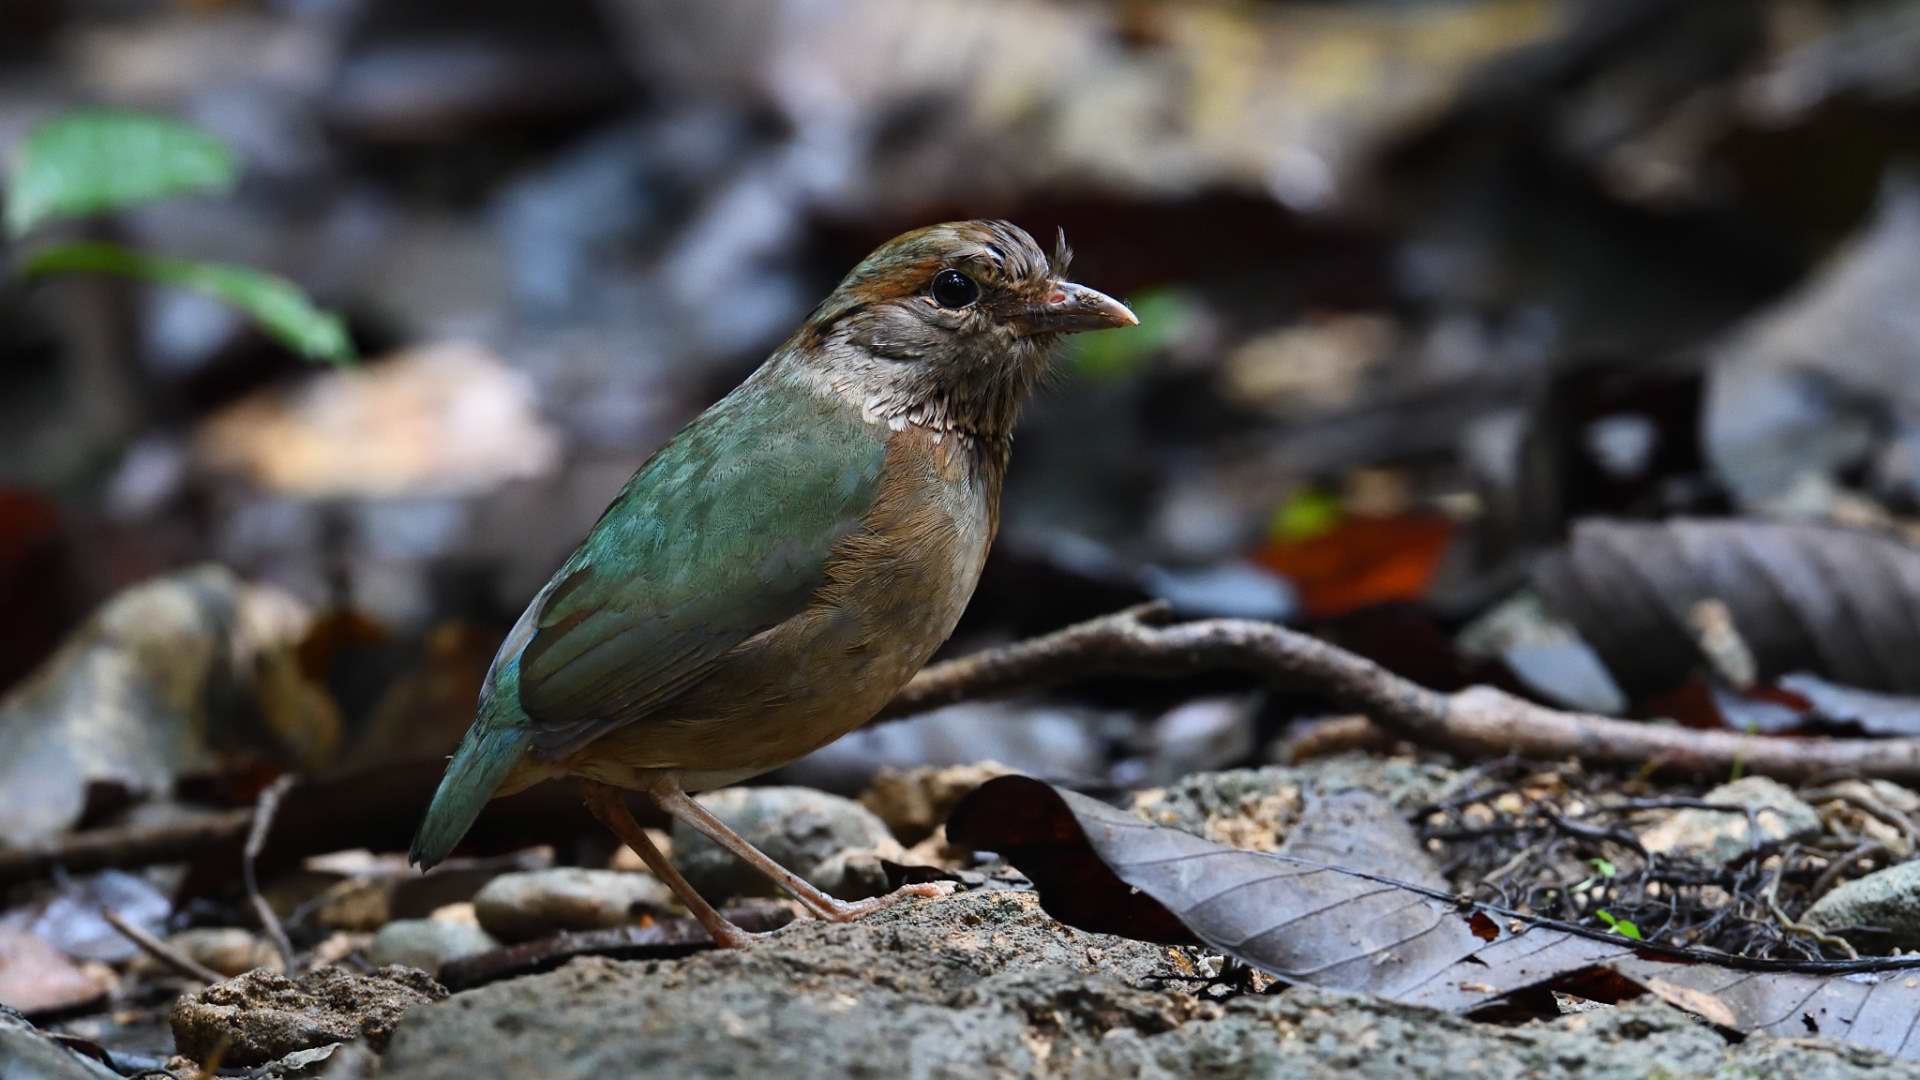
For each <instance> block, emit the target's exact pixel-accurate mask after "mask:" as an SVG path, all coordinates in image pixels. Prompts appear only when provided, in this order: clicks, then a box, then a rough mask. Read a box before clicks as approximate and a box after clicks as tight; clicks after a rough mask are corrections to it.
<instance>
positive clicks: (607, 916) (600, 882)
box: [473, 866, 674, 942]
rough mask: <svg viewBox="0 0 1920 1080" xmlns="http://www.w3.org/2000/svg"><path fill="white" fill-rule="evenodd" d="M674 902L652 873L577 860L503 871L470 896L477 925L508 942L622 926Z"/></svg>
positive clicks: (671, 893) (667, 890)
mask: <svg viewBox="0 0 1920 1080" xmlns="http://www.w3.org/2000/svg"><path fill="white" fill-rule="evenodd" d="M673 905H674V897H673V891H672V890H671V889H669V888H667V886H666V883H665V882H663V881H661V880H660V879H659V878H656V877H654V876H652V875H651V874H629V873H623V872H621V871H618V870H592V869H587V868H585V867H578V866H559V867H554V868H553V869H551V870H533V871H528V872H526V873H520V874H502V875H500V876H499V877H497V878H494V879H493V880H492V881H489V882H487V884H486V886H485V887H484V888H482V889H481V890H480V892H479V893H478V894H476V895H475V896H474V898H473V911H474V915H475V916H476V917H477V918H478V919H479V920H480V926H481V927H482V928H483V929H485V930H486V932H487V933H489V934H492V935H493V936H494V937H496V938H498V939H500V940H501V941H508V942H519V941H531V940H533V939H534V938H540V937H546V936H548V935H550V934H557V933H559V932H561V931H563V930H606V929H609V928H612V927H615V926H626V925H627V924H629V923H635V922H639V921H641V920H642V919H645V918H649V917H652V916H657V915H662V914H665V913H666V912H667V911H668V910H670V909H671V908H672V907H673Z"/></svg>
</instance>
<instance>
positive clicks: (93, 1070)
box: [0, 1005, 120, 1080]
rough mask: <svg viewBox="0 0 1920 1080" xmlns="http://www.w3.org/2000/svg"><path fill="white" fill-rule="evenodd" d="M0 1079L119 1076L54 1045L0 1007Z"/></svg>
mask: <svg viewBox="0 0 1920 1080" xmlns="http://www.w3.org/2000/svg"><path fill="white" fill-rule="evenodd" d="M0 1076H4V1077H6V1078H7V1080H16V1078H17V1080H119V1077H120V1074H119V1073H117V1072H114V1071H113V1070H112V1069H109V1068H107V1067H106V1066H105V1065H102V1064H101V1063H100V1062H98V1061H95V1060H93V1059H92V1058H90V1057H87V1056H85V1055H83V1054H80V1053H78V1052H76V1051H73V1050H69V1049H67V1048H66V1047H64V1046H62V1045H60V1044H59V1043H57V1042H54V1041H53V1040H52V1039H50V1038H48V1037H47V1036H46V1035H45V1034H43V1033H41V1031H40V1030H39V1029H38V1028H35V1027H34V1026H33V1025H32V1024H29V1023H27V1021H26V1018H25V1017H23V1016H21V1015H20V1014H19V1013H17V1012H15V1011H13V1010H12V1009H9V1008H7V1007H6V1006H5V1005H0Z"/></svg>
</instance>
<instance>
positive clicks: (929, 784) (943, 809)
mask: <svg viewBox="0 0 1920 1080" xmlns="http://www.w3.org/2000/svg"><path fill="white" fill-rule="evenodd" d="M1011 772H1013V770H1012V769H1009V768H1008V767H1006V766H1005V765H1002V764H1000V763H999V762H997V761H981V762H976V763H974V764H972V765H947V766H921V767H918V768H912V769H896V768H892V767H883V768H881V770H880V771H879V772H878V773H875V774H874V777H873V783H872V784H871V785H870V786H868V788H867V790H865V791H863V792H861V793H860V805H861V806H864V807H866V808H867V809H869V810H871V811H873V812H874V814H875V815H877V816H878V817H879V818H880V820H881V821H883V822H885V823H886V826H887V828H888V829H890V830H892V832H893V835H894V837H895V838H896V839H898V840H899V841H900V842H901V843H902V844H907V845H909V846H911V845H913V844H917V843H919V842H920V841H922V840H925V839H926V838H927V837H929V836H932V835H933V831H934V830H935V829H937V828H939V827H940V826H942V825H944V824H946V822H947V815H948V814H950V813H952V812H953V807H954V804H956V803H958V802H959V801H960V800H961V799H962V798H964V797H966V795H967V793H968V792H970V791H972V790H973V789H974V788H977V787H979V786H980V785H981V784H984V783H986V782H987V781H989V780H991V779H993V778H994V777H996V776H1005V775H1007V774H1008V773H1011Z"/></svg>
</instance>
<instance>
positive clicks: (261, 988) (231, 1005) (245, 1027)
mask: <svg viewBox="0 0 1920 1080" xmlns="http://www.w3.org/2000/svg"><path fill="white" fill-rule="evenodd" d="M446 996H447V991H446V988H445V987H443V986H441V985H440V984H439V983H437V982H434V981H433V979H432V978H431V977H429V976H428V975H427V973H426V972H424V971H416V970H414V969H412V968H404V967H385V968H380V969H378V970H375V971H373V972H372V973H370V974H367V975H356V974H354V973H352V972H350V971H347V970H346V969H344V968H338V967H325V968H320V969H319V970H317V971H311V972H308V973H307V974H305V975H302V976H301V977H300V978H299V979H297V980H295V979H289V978H287V977H286V976H284V975H276V974H274V973H273V972H270V971H252V972H248V973H247V974H245V975H242V976H240V977H239V978H237V979H228V980H227V981H226V982H223V983H216V984H214V985H213V986H209V987H207V988H206V989H205V990H202V991H200V992H199V993H197V994H192V995H189V996H187V997H183V998H181V999H180V1002H179V1004H177V1005H175V1006H174V1007H173V1012H172V1013H171V1014H169V1015H168V1017H167V1020H168V1022H169V1023H170V1024H171V1025H172V1027H173V1040H174V1043H175V1045H177V1046H178V1047H179V1050H180V1053H182V1054H184V1055H185V1056H187V1057H189V1058H192V1059H193V1060H195V1061H199V1062H206V1061H210V1060H212V1059H213V1058H214V1057H215V1055H218V1056H219V1059H220V1061H221V1063H222V1064H226V1065H261V1064H265V1063H266V1062H269V1061H273V1060H275V1059H276V1058H283V1057H285V1056H287V1055H288V1054H291V1053H294V1052H295V1051H298V1050H311V1049H314V1048H316V1047H321V1046H325V1045H327V1044H328V1043H336V1042H347V1041H350V1040H353V1039H361V1038H364V1039H365V1040H366V1041H367V1044H368V1045H369V1046H371V1047H373V1048H374V1049H375V1050H379V1049H381V1048H382V1047H384V1046H386V1043H387V1037H388V1036H389V1035H391V1034H392V1033H393V1026H394V1025H395V1024H396V1023H398V1022H399V1020H400V1018H401V1017H402V1016H404V1015H406V1012H407V1010H408V1009H412V1008H415V1007H417V1006H420V1005H424V1004H426V1003H428V1002H430V1001H438V1000H440V999H442V998H444V997H446Z"/></svg>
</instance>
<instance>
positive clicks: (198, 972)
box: [100, 908, 227, 986]
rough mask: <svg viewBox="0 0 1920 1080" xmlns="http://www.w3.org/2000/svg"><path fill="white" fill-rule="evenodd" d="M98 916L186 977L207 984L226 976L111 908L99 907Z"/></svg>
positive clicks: (139, 946) (221, 980) (136, 944)
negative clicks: (115, 912) (123, 917)
mask: <svg viewBox="0 0 1920 1080" xmlns="http://www.w3.org/2000/svg"><path fill="white" fill-rule="evenodd" d="M100 917H101V918H103V919H105V920H107V924H108V925H110V926H112V927H113V928H114V929H115V930H118V931H120V934H121V936H123V937H125V938H126V939H127V940H128V941H131V942H133V943H134V945H135V946H137V947H138V948H139V949H140V951H141V952H143V953H146V954H147V955H148V956H151V957H153V958H154V959H155V960H158V961H160V962H161V963H162V964H165V965H166V966H168V967H170V968H172V969H173V970H174V971H176V972H179V973H180V974H182V975H185V976H186V977H187V978H189V979H198V980H200V981H201V982H203V983H206V984H208V985H209V986H211V985H212V984H214V983H217V982H225V981H226V978H227V977H226V976H225V975H222V974H220V973H219V972H217V971H215V970H213V969H212V968H210V967H208V966H206V965H205V964H202V963H201V962H200V961H198V960H195V959H194V958H193V957H191V956H188V955H186V954H185V953H183V952H181V951H180V950H178V949H176V948H174V947H173V946H171V945H169V944H167V943H166V942H164V941H161V940H160V939H159V938H157V937H154V936H153V935H152V934H149V933H147V932H146V931H145V930H142V929H140V928H139V927H137V926H135V925H133V924H132V923H129V922H127V921H126V920H125V919H122V918H121V917H120V916H118V915H115V914H114V913H113V909H112V908H101V909H100Z"/></svg>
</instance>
